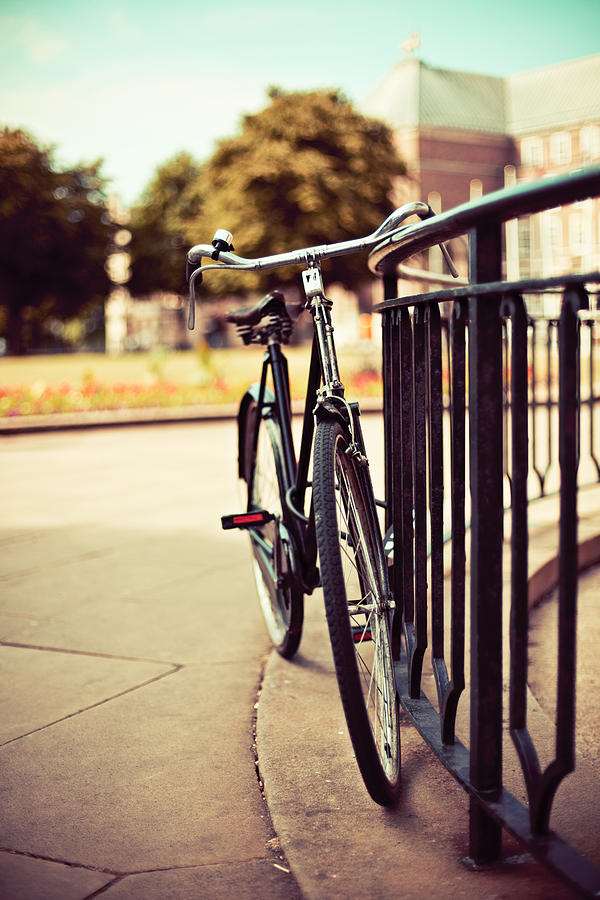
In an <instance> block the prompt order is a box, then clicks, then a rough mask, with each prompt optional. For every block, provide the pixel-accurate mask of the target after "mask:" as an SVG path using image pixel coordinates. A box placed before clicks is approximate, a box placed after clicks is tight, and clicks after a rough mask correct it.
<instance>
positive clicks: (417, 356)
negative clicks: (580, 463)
mask: <svg viewBox="0 0 600 900" xmlns="http://www.w3.org/2000/svg"><path fill="white" fill-rule="evenodd" d="M413 341H414V343H413V396H414V431H413V471H414V510H415V514H414V516H415V620H414V621H415V638H416V642H415V644H414V647H413V649H412V653H411V655H410V658H409V667H410V668H409V673H410V696H411V697H418V696H419V694H420V684H421V670H422V664H423V657H424V655H425V650H426V648H427V425H426V421H427V411H426V404H427V370H426V352H425V308H424V306H422V305H418V306H416V307H415V309H414V312H413Z"/></svg>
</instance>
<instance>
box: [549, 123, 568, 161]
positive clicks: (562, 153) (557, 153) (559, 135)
mask: <svg viewBox="0 0 600 900" xmlns="http://www.w3.org/2000/svg"><path fill="white" fill-rule="evenodd" d="M550 160H551V162H552V163H553V165H555V166H564V165H567V164H568V163H570V162H571V135H570V134H569V132H568V131H557V132H556V133H555V134H552V135H551V136H550Z"/></svg>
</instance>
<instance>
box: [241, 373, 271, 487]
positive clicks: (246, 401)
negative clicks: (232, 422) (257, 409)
mask: <svg viewBox="0 0 600 900" xmlns="http://www.w3.org/2000/svg"><path fill="white" fill-rule="evenodd" d="M259 393H260V382H258V381H256V382H255V383H254V384H252V385H250V387H249V388H248V390H247V391H246V393H245V394H244V396H243V397H242V401H241V403H240V408H239V411H238V417H237V420H238V475H239V477H240V478H244V479H245V475H246V473H245V472H244V460H245V459H246V446H245V440H246V420H247V418H248V410H249V409H250V407H251V406H252V404H253V403H256V404H257V403H258V396H259ZM274 407H275V394H274V393H273V391H271V390H270V389H269V388H268V387H265V394H264V398H263V417H264V418H268V417H269V416H270V415H272V411H273V409H274Z"/></svg>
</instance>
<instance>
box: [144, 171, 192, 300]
mask: <svg viewBox="0 0 600 900" xmlns="http://www.w3.org/2000/svg"><path fill="white" fill-rule="evenodd" d="M199 173H200V166H199V164H198V163H197V162H196V161H195V160H194V159H193V158H192V156H191V155H190V154H189V153H179V154H177V155H176V156H174V157H172V158H171V159H169V160H167V162H165V163H163V164H162V165H161V166H159V167H158V168H157V170H156V172H155V174H154V177H153V179H152V181H151V182H150V183H149V185H148V186H147V188H146V189H145V191H144V193H143V194H142V197H141V200H140V202H139V203H138V204H136V206H135V207H134V208H133V209H132V211H131V222H130V230H131V233H132V238H131V245H130V247H129V248H128V249H129V252H130V254H131V279H130V281H129V285H128V286H129V290H130V291H131V293H132V294H134V295H138V296H139V295H140V294H141V295H143V294H149V293H152V291H156V290H164V291H173V292H175V293H177V292H179V291H185V238H184V234H185V229H186V227H187V226H188V225H189V223H190V221H192V220H193V219H195V218H196V216H197V215H198V212H199V196H198V192H197V191H196V190H195V189H194V183H195V181H196V179H197V178H198V175H199Z"/></svg>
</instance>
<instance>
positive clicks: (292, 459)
mask: <svg viewBox="0 0 600 900" xmlns="http://www.w3.org/2000/svg"><path fill="white" fill-rule="evenodd" d="M413 215H417V216H419V218H421V219H425V218H429V217H430V216H432V215H433V212H432V210H431V208H430V207H429V206H428V205H427V204H426V203H422V202H420V201H415V202H413V203H409V204H406V205H405V206H402V207H400V208H399V209H397V210H395V211H394V212H393V213H392V214H391V215H390V216H388V218H387V219H386V220H385V221H384V222H383V223H382V224H381V225H380V226H379V228H377V229H376V230H375V231H374V232H373V233H372V234H371V235H368V236H367V237H365V238H359V239H356V240H349V241H343V242H339V243H335V244H330V245H323V246H319V247H310V248H305V249H301V250H292V251H289V252H287V253H281V254H278V255H275V256H266V257H260V258H257V259H244V258H243V257H239V256H237V255H235V253H234V252H233V243H232V240H233V239H232V235H231V234H230V232H228V231H226V230H225V229H219V230H218V231H217V233H216V234H215V237H214V238H213V241H212V244H211V245H207V244H197V245H195V246H194V247H192V248H191V249H190V250H189V252H188V254H187V263H188V280H189V286H190V307H189V320H188V325H189V327H190V328H191V329H193V328H194V324H195V299H196V284H197V283H198V282H199V281H201V280H202V277H203V275H204V273H205V272H207V271H209V270H211V269H220V268H226V269H235V270H240V271H257V270H259V269H261V270H265V269H274V268H279V267H282V266H286V265H294V264H298V265H303V266H304V267H305V268H304V269H303V271H302V282H303V287H304V295H305V301H304V304H303V309H309V310H310V312H311V314H312V318H313V326H314V330H313V341H312V349H311V356H310V365H309V372H308V381H307V389H306V400H305V406H304V418H303V425H302V433H301V440H300V450H299V455H298V458H296V453H295V448H294V441H293V436H292V428H291V403H290V388H289V373H288V367H287V360H286V358H285V355H284V353H283V351H282V349H281V345H282V344H286V343H288V342H289V338H290V335H291V332H292V328H293V323H292V319H291V317H290V315H289V312H288V310H287V307H286V304H285V301H284V298H283V295H282V294H281V293H280V292H279V291H272V292H271V293H269V294H267V295H266V296H265V297H264V298H263V299H262V300H260V301H259V302H258V303H256V304H255V305H253V306H250V307H245V308H243V309H239V310H237V311H236V312H233V313H230V314H229V315H228V316H227V319H228V321H230V322H232V323H234V324H235V325H236V326H237V330H238V333H239V334H240V336H241V337H242V340H243V341H244V343H245V344H250V343H260V344H264V345H266V348H267V350H266V355H265V358H264V361H263V365H262V370H261V376H260V381H258V382H256V383H255V384H253V385H251V386H250V387H249V388H248V390H247V391H246V393H245V394H244V396H243V398H242V400H241V403H240V407H239V413H238V475H239V477H240V478H241V479H242V480H243V481H244V482H245V483H246V485H247V507H246V509H245V510H244V511H243V512H241V513H237V514H233V515H227V516H223V518H222V527H223V528H225V529H230V528H241V529H246V530H247V531H248V533H249V536H250V543H251V549H252V562H253V569H254V576H255V580H256V588H257V593H258V597H259V602H260V605H261V609H262V613H263V616H264V619H265V623H266V626H267V630H268V632H269V635H270V638H271V640H272V642H273V644H274V646H275V648H276V649H277V651H278V652H279V653H280V654H281V655H282V656H283V657H285V658H288V659H289V658H291V657H292V656H293V655H294V653H295V652H296V650H297V649H298V645H299V643H300V638H301V634H302V624H303V617H304V594H312V592H313V591H314V589H315V588H316V587H317V586H319V585H320V586H321V587H322V589H323V596H324V601H325V611H326V618H327V624H328V628H329V636H330V640H331V647H332V651H333V660H334V666H335V672H336V677H337V681H338V687H339V691H340V696H341V700H342V706H343V709H344V714H345V717H346V723H347V726H348V731H349V734H350V738H351V741H352V745H353V748H354V752H355V755H356V760H357V763H358V767H359V770H360V772H361V775H362V778H363V781H364V783H365V786H366V788H367V790H368V792H369V794H370V795H371V797H372V799H373V800H374V801H375V802H376V803H379V804H381V805H383V806H392V805H394V804H395V802H396V800H397V797H398V794H399V789H400V730H399V710H398V701H397V694H396V686H395V675H394V662H395V660H394V654H393V651H392V624H393V623H392V617H393V614H394V606H395V604H394V601H393V598H392V594H391V591H390V587H389V583H388V573H387V559H386V555H385V553H384V549H383V543H382V536H381V530H380V526H379V518H378V513H377V507H376V500H375V497H374V493H373V486H372V483H371V477H370V473H369V466H368V459H367V456H366V451H365V446H364V441H363V436H362V431H361V426H360V420H359V407H358V403H349V402H348V401H347V400H346V398H345V393H344V385H343V383H342V381H341V379H340V374H339V369H338V362H337V355H336V350H335V345H334V340H333V325H332V320H331V311H332V306H333V304H332V302H331V301H330V300H328V299H327V298H326V296H325V293H324V289H323V280H322V275H321V262H322V260H325V259H330V258H333V257H336V256H341V255H344V254H348V253H355V252H358V251H361V250H367V249H370V248H371V247H374V246H376V245H377V244H378V243H380V242H381V241H383V240H384V239H386V238H389V239H393V237H394V236H395V235H396V233H397V232H398V230H399V228H400V226H401V225H402V223H403V222H404V220H405V219H407V218H408V217H409V216H413ZM442 251H443V253H444V256H445V258H446V261H447V263H448V265H449V266H450V268H451V271H453V266H452V261H451V260H450V258H449V255H448V253H447V251H446V249H445V247H444V246H443V245H442ZM204 259H210V260H211V262H209V263H207V264H204V265H203V260H204ZM269 371H270V373H271V382H272V388H271V387H270V386H269V385H268V384H267V379H268V373H269ZM311 449H312V451H313V471H312V481H311V482H309V479H308V476H309V467H310V457H311ZM308 488H311V494H310V504H309V510H308V514H306V511H305V505H306V502H307V490H308ZM317 561H318V563H319V565H318V567H317Z"/></svg>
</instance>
